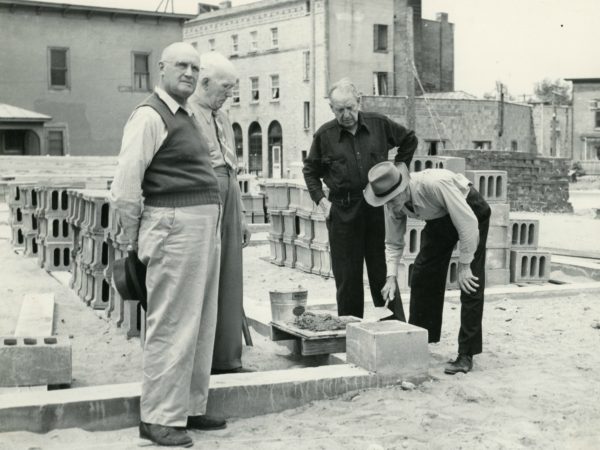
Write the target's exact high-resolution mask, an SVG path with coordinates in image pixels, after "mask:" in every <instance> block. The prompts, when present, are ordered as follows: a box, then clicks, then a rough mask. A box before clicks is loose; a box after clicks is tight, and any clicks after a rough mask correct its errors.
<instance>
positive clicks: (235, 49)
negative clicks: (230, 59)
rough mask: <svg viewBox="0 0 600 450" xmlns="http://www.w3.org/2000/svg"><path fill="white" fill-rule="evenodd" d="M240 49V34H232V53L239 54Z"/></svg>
mask: <svg viewBox="0 0 600 450" xmlns="http://www.w3.org/2000/svg"><path fill="white" fill-rule="evenodd" d="M238 50H239V44H238V35H237V34H232V35H231V55H232V56H233V55H237V54H238Z"/></svg>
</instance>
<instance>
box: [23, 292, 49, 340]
mask: <svg viewBox="0 0 600 450" xmlns="http://www.w3.org/2000/svg"><path fill="white" fill-rule="evenodd" d="M53 325H54V294H48V293H43V294H41V293H39V294H25V296H24V297H23V304H22V305H21V311H20V312H19V318H18V320H17V327H16V328H15V336H52V328H53Z"/></svg>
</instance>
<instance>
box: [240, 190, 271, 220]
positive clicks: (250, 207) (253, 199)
mask: <svg viewBox="0 0 600 450" xmlns="http://www.w3.org/2000/svg"><path fill="white" fill-rule="evenodd" d="M264 199H265V198H264V196H263V195H262V194H242V204H243V205H244V210H245V215H246V221H247V222H248V223H265V205H264Z"/></svg>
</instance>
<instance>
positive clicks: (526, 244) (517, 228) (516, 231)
mask: <svg viewBox="0 0 600 450" xmlns="http://www.w3.org/2000/svg"><path fill="white" fill-rule="evenodd" d="M509 230H510V246H511V247H512V248H514V249H517V250H518V249H536V248H537V246H538V241H539V236H540V222H539V220H522V219H510V228H509Z"/></svg>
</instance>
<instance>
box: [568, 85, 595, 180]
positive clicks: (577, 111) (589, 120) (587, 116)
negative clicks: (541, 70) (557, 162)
mask: <svg viewBox="0 0 600 450" xmlns="http://www.w3.org/2000/svg"><path fill="white" fill-rule="evenodd" d="M566 80H567V81H571V82H572V83H573V122H572V124H573V125H572V126H573V130H572V134H571V135H572V139H573V159H574V160H577V161H580V163H581V165H582V167H583V169H584V170H585V171H586V173H588V174H594V175H599V174H600V78H566Z"/></svg>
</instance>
